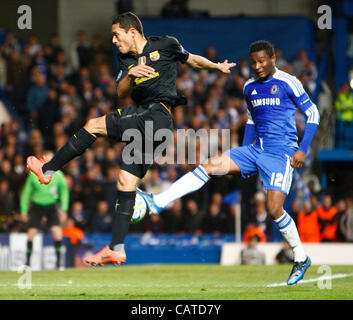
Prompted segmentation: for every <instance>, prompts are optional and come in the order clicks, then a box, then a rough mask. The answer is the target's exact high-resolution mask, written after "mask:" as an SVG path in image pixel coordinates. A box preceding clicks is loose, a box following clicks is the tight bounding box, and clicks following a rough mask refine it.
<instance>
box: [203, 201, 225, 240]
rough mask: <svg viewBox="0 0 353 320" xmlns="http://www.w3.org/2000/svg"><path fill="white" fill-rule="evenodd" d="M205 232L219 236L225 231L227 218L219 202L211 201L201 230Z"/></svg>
mask: <svg viewBox="0 0 353 320" xmlns="http://www.w3.org/2000/svg"><path fill="white" fill-rule="evenodd" d="M221 201H222V200H221ZM202 229H203V230H204V231H205V232H207V233H212V234H214V235H220V234H222V233H224V232H226V230H227V217H226V213H225V212H224V211H223V208H222V205H221V203H219V202H216V201H213V202H212V203H211V204H210V206H209V211H208V213H207V215H206V217H205V219H204V223H203V228H202Z"/></svg>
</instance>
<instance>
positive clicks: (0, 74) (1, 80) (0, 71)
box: [0, 48, 7, 89]
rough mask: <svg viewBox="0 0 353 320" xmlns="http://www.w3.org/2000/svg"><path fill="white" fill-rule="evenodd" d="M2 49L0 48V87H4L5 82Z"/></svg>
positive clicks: (5, 68)
mask: <svg viewBox="0 0 353 320" xmlns="http://www.w3.org/2000/svg"><path fill="white" fill-rule="evenodd" d="M2 51H3V49H2V48H0V89H2V88H5V86H6V83H7V65H6V60H5V58H4V57H3V53H2Z"/></svg>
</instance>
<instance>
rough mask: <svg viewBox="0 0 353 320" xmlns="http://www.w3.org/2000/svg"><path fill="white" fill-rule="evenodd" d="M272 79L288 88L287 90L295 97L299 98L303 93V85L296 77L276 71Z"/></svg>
mask: <svg viewBox="0 0 353 320" xmlns="http://www.w3.org/2000/svg"><path fill="white" fill-rule="evenodd" d="M273 78H274V79H276V80H277V81H279V82H281V83H283V84H284V85H285V86H286V87H287V88H288V90H291V91H293V92H294V94H295V95H296V96H300V95H302V94H303V93H304V92H305V91H304V88H303V85H302V84H301V82H300V81H299V80H298V79H297V77H295V76H293V75H291V74H289V73H287V72H285V71H282V70H277V71H276V72H275V74H274V75H273Z"/></svg>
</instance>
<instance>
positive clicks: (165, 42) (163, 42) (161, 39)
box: [149, 35, 179, 47]
mask: <svg viewBox="0 0 353 320" xmlns="http://www.w3.org/2000/svg"><path fill="white" fill-rule="evenodd" d="M149 40H150V41H151V42H152V43H157V42H158V43H159V45H160V46H162V47H168V46H172V45H176V44H179V41H178V39H177V38H175V37H173V36H168V35H164V36H152V37H149Z"/></svg>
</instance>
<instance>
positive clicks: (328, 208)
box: [317, 194, 338, 242]
mask: <svg viewBox="0 0 353 320" xmlns="http://www.w3.org/2000/svg"><path fill="white" fill-rule="evenodd" d="M317 212H318V217H319V224H320V241H321V242H334V241H336V240H337V235H336V232H337V224H338V215H337V208H336V207H334V206H333V205H332V198H331V196H330V195H329V194H326V195H325V196H324V199H323V204H322V206H320V207H318V208H317Z"/></svg>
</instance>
